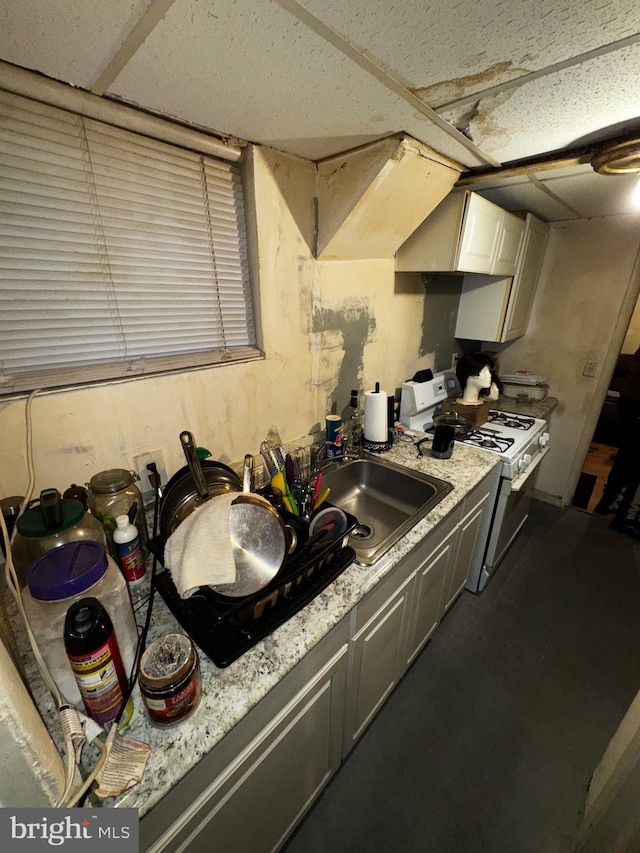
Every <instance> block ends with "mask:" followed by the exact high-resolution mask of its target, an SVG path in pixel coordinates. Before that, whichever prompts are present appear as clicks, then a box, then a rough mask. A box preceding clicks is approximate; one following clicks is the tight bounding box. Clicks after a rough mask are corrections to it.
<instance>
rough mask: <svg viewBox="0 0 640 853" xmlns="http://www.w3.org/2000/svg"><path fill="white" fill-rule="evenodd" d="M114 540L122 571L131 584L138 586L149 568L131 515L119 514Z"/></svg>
mask: <svg viewBox="0 0 640 853" xmlns="http://www.w3.org/2000/svg"><path fill="white" fill-rule="evenodd" d="M113 542H114V545H115V547H116V550H117V553H118V562H119V563H120V566H121V568H122V573H123V574H124V576H125V578H126V580H127V582H128V584H129V586H136V585H137V584H139V583H140V581H142V580H143V578H144V576H145V574H146V571H147V569H146V566H145V564H144V554H143V553H142V545H141V543H140V536H139V535H138V528H137V527H136V526H135V524H132V523H131V522H130V521H129V516H127V515H119V516H118V517H117V518H116V529H115V530H114V531H113Z"/></svg>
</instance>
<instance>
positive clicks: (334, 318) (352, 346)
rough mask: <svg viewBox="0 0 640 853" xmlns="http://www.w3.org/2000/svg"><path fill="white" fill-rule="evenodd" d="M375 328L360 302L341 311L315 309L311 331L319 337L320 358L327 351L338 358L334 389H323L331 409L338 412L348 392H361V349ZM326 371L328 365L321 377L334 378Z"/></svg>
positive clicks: (342, 308)
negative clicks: (356, 389)
mask: <svg viewBox="0 0 640 853" xmlns="http://www.w3.org/2000/svg"><path fill="white" fill-rule="evenodd" d="M375 328H376V320H375V317H373V316H372V315H371V313H370V310H369V306H368V305H367V304H363V303H362V301H360V300H358V301H354V302H348V303H345V305H344V306H343V307H341V308H315V309H314V311H313V317H312V329H313V332H314V333H316V334H320V338H321V351H322V358H323V359H324V358H325V353H327V355H328V352H329V351H330V350H333V351H334V353H335V354H336V355H337V357H338V358H341V363H340V368H339V370H338V373H337V377H336V379H335V385H333V380H332V386H333V387H331V388H328V387H327V388H325V391H326V393H327V401H328V406H329V408H330V409H332V410H334V411H338V412H339V411H341V409H342V407H343V406H345V405H346V403H348V401H349V394H350V392H351V389H352V388H360V386H361V383H362V374H363V366H364V348H365V345H366V343H367V341H368V340H369V338H370V336H371V335H372V334H373V332H374V331H375ZM340 350H341V351H342V352H341V353H340ZM325 367H326V368H327V369H326V370H325V369H324V368H325ZM329 368H330V365H329V363H327V364H326V365H323V366H322V371H321V372H322V375H323V376H325V375H326V376H335V373H334V372H333V371H332V370H331V369H329Z"/></svg>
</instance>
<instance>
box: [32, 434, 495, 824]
mask: <svg viewBox="0 0 640 853" xmlns="http://www.w3.org/2000/svg"><path fill="white" fill-rule="evenodd" d="M422 435H423V434H422V433H420V434H418V437H422ZM422 447H423V452H424V454H425V455H424V457H423V458H421V459H418V458H417V454H416V450H415V447H413V444H412V443H403V442H401V443H399V444H396V445H394V447H392V449H391V450H390V451H388V452H387V453H384V454H381V457H382V458H384V459H388V460H389V461H392V462H395V463H397V464H401V465H406V466H407V467H409V468H413V469H415V470H418V471H422V472H424V473H427V474H431V475H432V476H435V477H439V478H440V479H443V480H447V481H449V482H450V483H452V484H453V486H454V489H453V491H451V492H450V493H449V494H448V495H446V496H445V498H444V499H443V500H442V501H441V503H440V504H438V505H437V506H436V507H435V508H434V509H433V510H431V512H429V513H428V515H427V516H426V517H425V518H424V519H422V520H421V521H420V522H419V523H418V524H416V526H415V527H413V528H412V529H411V530H410V531H409V532H408V533H407V534H406V535H405V536H404V537H403V538H402V539H401V540H400V541H399V542H398V543H397V544H396V545H395V546H393V548H391V549H390V550H389V551H388V552H387V553H386V554H385V555H384V556H383V557H382V558H381V559H380V560H378V561H377V562H376V563H374V564H373V565H372V566H369V567H361V566H357V565H355V564H352V565H351V566H349V567H348V568H347V569H346V570H345V571H344V572H343V573H342V574H341V575H340V576H339V577H338V578H337V579H336V580H335V581H334V582H333V583H331V584H330V585H329V586H328V587H327V588H326V589H325V590H324V591H323V592H321V593H320V594H319V595H318V596H317V597H316V598H315V599H314V600H313V601H312V602H310V603H309V604H308V605H307V606H306V607H304V608H303V609H302V610H301V611H300V612H298V613H296V614H295V615H294V616H293V617H291V619H289V620H288V621H287V622H286V623H285V624H284V625H282V626H281V627H280V628H278V629H276V630H275V631H274V632H273V633H272V634H271V635H270V636H268V637H267V638H265V639H264V640H262V641H260V642H259V643H258V644H257V645H256V646H254V647H253V648H252V649H250V650H249V651H248V652H246V653H245V654H244V655H243V656H242V657H240V658H239V659H238V660H237V661H235V662H234V663H232V664H231V665H230V666H228V667H226V668H225V669H219V668H217V667H216V666H215V665H214V664H213V663H212V662H211V661H210V660H209V659H208V658H207V657H206V656H205V655H204V654H203V653H202V652H199V656H200V666H201V674H202V687H203V696H202V701H201V702H200V705H199V706H198V708H197V709H196V711H195V712H194V713H193V714H192V716H191V717H189V718H188V719H187V720H185V721H183V722H182V723H180V724H178V725H177V726H174V727H171V728H167V729H160V728H157V727H154V726H153V725H151V724H150V722H149V721H148V718H147V716H146V714H145V711H144V708H143V705H142V700H141V698H140V694H139V690H138V687H137V686H136V688H135V690H134V694H133V695H134V702H135V712H134V715H133V718H132V720H131V722H130V723H129V725H128V726H127V728H126V729H125V731H124V736H125V737H130V738H133V739H135V740H139V741H142V742H144V743H147V744H149V745H150V746H151V747H152V751H151V754H150V757H149V761H148V763H147V767H146V771H145V774H144V777H143V779H142V782H141V783H140V784H138V785H136V786H134V787H133V788H131V789H130V790H129V791H128V792H126V793H125V794H124V795H122V796H121V797H119V798H118V799H117V800H105V801H103V803H104V805H106V806H126V807H132V808H138V809H139V813H140V817H143V816H144V815H145V814H146V813H147V812H148V811H149V810H150V809H151V808H153V807H154V806H155V805H157V803H158V802H159V801H160V800H161V799H162V797H163V796H164V795H165V794H166V793H167V792H168V791H169V790H170V789H171V788H172V787H173V786H175V785H176V784H177V783H178V782H179V781H180V779H181V778H182V777H183V776H184V775H185V774H186V773H187V772H188V771H189V770H190V769H191V768H192V767H193V766H194V765H195V764H196V763H197V762H198V761H199V760H200V759H201V758H203V757H204V756H205V755H206V754H207V753H208V752H209V751H210V750H211V749H213V747H214V746H215V745H216V744H217V743H218V742H219V741H220V740H221V739H222V738H223V737H224V736H225V734H227V732H229V731H230V730H231V729H232V728H233V727H234V726H235V725H236V724H237V723H238V722H239V721H240V720H241V719H242V718H243V717H244V716H245V715H246V714H247V713H248V712H249V711H250V710H251V709H252V708H253V707H254V706H255V705H257V704H258V702H260V700H261V699H263V698H264V697H265V696H266V695H267V693H268V692H269V691H270V690H271V689H272V688H273V687H274V686H275V685H277V684H278V683H279V682H280V680H281V679H282V678H284V676H285V675H287V673H288V672H290V671H291V670H292V669H293V668H294V667H295V666H296V664H297V663H298V662H299V661H300V660H302V658H303V657H304V656H305V655H306V654H307V653H308V652H309V651H310V650H311V649H312V648H313V647H314V646H315V645H316V644H317V643H318V642H319V641H320V640H321V639H322V638H323V637H324V636H325V635H326V634H327V633H328V632H329V631H330V630H331V629H332V628H333V627H334V626H335V625H336V624H337V623H338V622H339V621H340V620H341V619H342V618H343V617H344V616H345V615H346V614H347V613H348V612H349V611H350V610H351V609H352V608H353V607H354V606H355V605H356V604H357V603H358V602H359V601H360V599H361V598H362V597H363V596H364V595H366V594H367V593H368V592H369V591H370V590H371V589H372V588H373V587H374V586H375V585H376V584H377V583H378V581H379V580H380V579H381V578H382V577H384V576H385V575H386V574H387V573H388V572H389V571H390V570H391V569H392V568H393V567H394V566H395V565H396V564H397V563H398V562H399V560H401V559H402V558H403V557H404V556H405V555H406V554H407V553H409V551H411V549H412V548H413V547H414V546H415V545H416V544H417V543H418V542H420V540H422V539H423V538H424V536H426V535H427V534H428V533H429V532H430V531H431V530H433V529H434V528H435V527H436V526H437V525H438V524H439V522H441V521H442V520H443V519H444V518H445V517H446V516H447V515H449V513H450V512H451V511H452V510H453V509H454V508H455V507H456V506H459V504H460V502H461V501H462V500H463V499H464V497H465V496H466V495H467V494H468V493H469V492H470V491H471V490H472V489H473V488H474V486H476V485H477V484H478V483H479V482H480V481H481V480H483V479H484V477H485V476H487V475H488V474H489V472H490V471H491V470H492V469H493V468H494V467H495V466H496V465H497V464H499V463H498V459H497V457H496V456H495V455H494V454H492V453H489V452H486V451H480V450H476V449H474V448H472V447H467V446H465V445H463V444H456V445H455V447H454V452H453V456H452V457H451V458H450V459H435V458H433V457H432V456H431V455H430V451H429V447H430V445H429V444H428V443H426V444H423V446H422ZM145 592H147V594H146V595H145ZM136 597H137V598H138V599H139V601H138V603H137V613H136V616H137V623H138V625H139V626H141V625H142V624H143V622H144V617H145V613H146V602H147V600H148V589H147V590H145V587H144V585H143V586H142V589H140V588H138V590H137V591H136ZM175 631H178V632H182V633H184V631H183V629H182V628H181V627H180V625H179V624H178V623H177V622H176V620H175V619H174V617H173V615H172V614H171V613H170V612H169V610H168V608H167V607H166V605H165V603H164V601H163V600H162V598H161V596H160V595H159V594H157V595H156V596H155V599H154V603H153V618H152V621H151V626H150V630H149V635H148V643H149V642H151V641H153V640H154V639H156V638H157V637H160V636H162V635H163V634H167V633H171V632H175ZM27 670H28V675H29V679H30V682H31V686H32V690H33V694H34V698H35V699H36V702H37V704H38V706H39V708H40V710H41V713H42V714H43V716H44V718H45V722H46V723H47V725H48V726H49V728H50V731H51V732H52V735H53V736H54V740H56V742H58V743H59V742H60V737H59V733H58V724H57V721H56V718H55V714H54V712H53V708H52V703H51V699H50V697H49V694H48V691H47V690H46V689H45V688H44V687H43V686H42V684H41V683H40V680H39V678H38V677H36V676H35V674H34V669H33V667H32V666H31V665H28V667H27Z"/></svg>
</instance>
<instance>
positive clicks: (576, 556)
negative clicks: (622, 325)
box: [284, 502, 640, 853]
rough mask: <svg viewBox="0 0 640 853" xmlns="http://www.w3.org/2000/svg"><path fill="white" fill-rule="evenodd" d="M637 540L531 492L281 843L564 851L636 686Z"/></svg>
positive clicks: (495, 852) (456, 852)
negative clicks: (479, 581)
mask: <svg viewBox="0 0 640 853" xmlns="http://www.w3.org/2000/svg"><path fill="white" fill-rule="evenodd" d="M639 614H640V545H638V544H636V543H634V542H632V541H631V540H630V539H628V538H627V537H625V536H622V535H621V534H618V533H614V532H613V531H611V530H609V528H608V520H607V519H604V518H600V517H598V516H592V515H589V514H587V513H585V512H581V511H580V510H577V509H574V508H569V509H567V510H561V509H558V508H556V507H552V506H549V505H547V504H542V503H540V502H534V503H533V506H532V513H531V517H530V518H529V520H528V522H527V524H526V525H525V528H524V530H523V531H522V533H521V535H520V536H519V538H518V539H517V540H516V543H515V544H514V546H513V547H512V548H511V551H510V552H509V554H508V555H507V557H506V558H505V560H504V562H503V563H502V565H501V566H500V567H499V569H498V572H497V573H496V575H495V576H494V578H493V579H492V581H491V582H490V583H489V585H488V586H487V588H486V590H485V591H484V593H482V595H480V596H474V595H471V594H470V593H467V592H463V594H462V596H461V597H460V599H459V600H458V601H457V603H456V604H455V606H454V607H453V608H452V610H451V611H450V612H449V614H448V615H447V616H446V618H445V619H444V620H443V622H442V624H441V626H440V627H439V629H438V631H437V632H436V634H435V635H434V637H433V639H432V640H431V642H430V643H429V644H428V645H427V646H426V648H425V649H424V651H423V652H422V654H421V655H420V656H419V658H418V659H417V661H416V662H415V663H414V665H413V666H412V668H411V669H410V670H409V672H408V673H407V674H406V676H405V678H404V679H403V681H402V682H401V684H400V685H399V686H398V688H397V689H396V691H395V692H394V693H393V694H392V695H391V697H390V698H389V700H388V701H387V703H386V704H385V706H384V707H383V709H382V710H381V712H380V713H379V715H378V716H377V718H376V719H375V720H374V721H373V723H372V725H371V726H370V727H369V729H368V731H367V732H366V733H365V735H364V736H363V738H362V739H361V740H360V742H359V743H358V744H357V746H356V747H355V749H354V750H353V751H352V753H351V754H350V756H349V757H348V759H347V761H346V762H345V764H344V765H343V766H342V768H341V769H340V771H339V772H338V774H337V775H336V776H335V777H334V779H333V780H332V781H331V783H330V784H329V786H328V787H327V788H326V789H325V792H324V793H323V795H322V796H321V797H320V799H319V800H318V801H317V803H316V804H315V806H314V807H313V809H312V810H311V812H310V813H309V814H308V815H307V817H306V819H305V820H304V822H303V823H302V824H301V826H300V827H299V828H298V831H297V832H296V834H295V835H294V836H293V837H292V838H291V839H290V841H289V843H288V844H287V845H286V847H285V848H284V850H286V853H298V851H305V853H316V851H317V853H328V851H331V853H342V851H344V852H345V853H346V851H349V853H383V851H384V853H396V851H398V852H399V851H402V853H414V851H415V853H418V851H419V853H480V851H482V853H485V851H486V853H567V851H569V850H570V845H571V839H572V837H573V835H574V833H575V831H576V830H577V827H578V825H579V822H580V819H581V815H582V809H583V806H584V800H585V796H586V791H587V786H588V784H589V780H590V778H591V775H592V773H593V771H594V769H595V767H596V766H597V764H598V762H599V760H600V758H601V756H602V754H603V752H604V750H605V748H606V746H607V744H608V742H609V739H610V738H611V736H612V735H613V733H614V732H615V730H616V727H617V725H618V723H619V722H620V720H621V719H622V717H623V715H624V713H625V712H626V710H627V708H628V706H629V704H630V702H631V700H632V699H633V697H634V696H635V694H636V692H637V690H639V689H640V653H639V652H638V649H640V618H638V615H639Z"/></svg>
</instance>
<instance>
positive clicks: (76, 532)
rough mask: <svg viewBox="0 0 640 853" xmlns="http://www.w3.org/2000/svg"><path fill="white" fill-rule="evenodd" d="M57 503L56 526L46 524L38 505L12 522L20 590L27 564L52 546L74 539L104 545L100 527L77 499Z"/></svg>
mask: <svg viewBox="0 0 640 853" xmlns="http://www.w3.org/2000/svg"><path fill="white" fill-rule="evenodd" d="M61 504H62V524H61V525H60V526H59V527H55V528H49V527H47V526H46V524H45V520H44V518H43V515H42V511H41V509H40V507H39V506H35V507H31V509H28V510H26V512H24V513H23V515H21V516H20V518H19V519H18V521H17V523H16V528H17V529H16V535H15V537H14V540H13V543H12V545H11V556H12V557H13V564H14V566H15V569H16V574H17V575H18V581H19V582H20V588H21V589H22V587H23V586H24V585H25V583H26V572H27V569H28V568H29V566H30V565H31V563H33V561H34V560H36V559H37V558H38V557H41V556H42V555H43V554H46V553H47V551H51V550H52V549H53V548H59V547H60V546H61V545H66V544H67V543H68V542H78V541H93V542H99V543H100V544H101V545H102V547H103V548H106V547H107V537H106V534H105V531H104V528H103V526H102V525H101V524H100V522H99V521H98V520H97V519H96V518H94V517H93V516H92V515H90V513H88V512H85V511H84V507H83V506H82V504H81V503H80V501H76V500H73V499H67V500H62V501H61Z"/></svg>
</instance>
